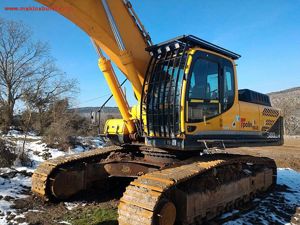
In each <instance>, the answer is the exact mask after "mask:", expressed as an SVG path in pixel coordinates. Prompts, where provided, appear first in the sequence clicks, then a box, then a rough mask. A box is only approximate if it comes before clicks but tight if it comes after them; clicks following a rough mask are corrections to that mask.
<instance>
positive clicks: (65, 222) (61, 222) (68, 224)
mask: <svg viewBox="0 0 300 225" xmlns="http://www.w3.org/2000/svg"><path fill="white" fill-rule="evenodd" d="M58 223H60V224H66V225H72V224H71V223H69V222H67V221H60V222H58Z"/></svg>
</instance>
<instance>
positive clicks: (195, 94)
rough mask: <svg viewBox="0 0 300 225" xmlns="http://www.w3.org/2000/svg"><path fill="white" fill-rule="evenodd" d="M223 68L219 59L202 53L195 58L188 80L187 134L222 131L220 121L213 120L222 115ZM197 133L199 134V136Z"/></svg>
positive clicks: (196, 54)
mask: <svg viewBox="0 0 300 225" xmlns="http://www.w3.org/2000/svg"><path fill="white" fill-rule="evenodd" d="M220 80H221V66H220V61H219V58H218V57H216V56H214V55H212V54H209V53H206V52H202V51H197V52H196V53H195V54H194V56H193V63H192V66H191V69H190V73H189V79H188V93H187V100H186V104H187V106H186V109H187V112H186V125H187V132H188V133H191V132H192V133H193V132H194V131H198V133H199V134H201V133H204V132H205V131H207V130H217V129H220V121H219V120H218V119H213V118H215V117H217V116H218V115H220V114H221V110H222V108H221V102H220V93H221V92H220V91H221V88H220ZM198 133H197V134H198Z"/></svg>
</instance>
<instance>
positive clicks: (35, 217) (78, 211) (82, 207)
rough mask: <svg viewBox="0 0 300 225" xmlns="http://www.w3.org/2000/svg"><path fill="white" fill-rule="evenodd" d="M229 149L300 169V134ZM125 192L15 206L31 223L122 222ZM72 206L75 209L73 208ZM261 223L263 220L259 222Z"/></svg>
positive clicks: (296, 214) (296, 215)
mask: <svg viewBox="0 0 300 225" xmlns="http://www.w3.org/2000/svg"><path fill="white" fill-rule="evenodd" d="M226 151H227V152H229V153H234V154H249V155H254V156H266V157H270V158H273V159H274V160H275V161H276V164H277V167H282V168H287V167H288V168H292V169H294V170H297V171H299V172H300V138H286V139H285V144H284V145H283V146H272V147H251V148H250V147H243V148H234V149H226ZM282 189H286V187H281V186H278V185H277V187H276V188H275V191H274V195H276V196H277V197H276V198H274V200H272V201H271V202H274V201H275V200H276V199H279V197H278V196H280V195H281V191H282ZM28 194H31V193H30V190H28ZM121 195H122V190H116V192H113V193H110V194H108V195H106V194H105V195H103V194H102V195H101V196H100V195H97V193H92V194H91V193H87V194H86V195H83V196H79V198H78V199H74V200H72V201H71V202H69V203H44V202H42V201H41V200H39V199H38V198H36V197H33V196H32V195H31V196H30V197H28V198H25V199H19V200H16V201H15V206H14V208H15V209H17V210H18V212H19V213H24V212H27V213H26V217H25V218H19V219H18V222H19V223H22V222H27V223H28V224H29V225H52V224H72V225H83V224H91V225H116V224H118V223H117V221H116V219H117V210H116V209H117V205H118V199H119V198H120V197H121ZM272 204H273V203H272ZM272 204H271V203H270V202H269V203H268V205H267V206H264V207H266V208H268V207H269V208H270V210H271V211H270V212H272ZM278 205H279V207H283V206H284V207H287V206H286V204H284V201H281V200H280V202H279V203H278ZM70 207H71V208H72V209H70ZM255 207H256V206H255V205H254V204H253V203H251V204H250V207H247V209H245V210H246V211H248V210H249V208H255ZM295 210H296V211H295ZM283 211H285V212H287V211H291V212H289V213H288V214H287V216H288V218H291V220H290V221H291V222H294V224H297V223H298V222H299V221H300V208H291V209H289V208H283ZM234 217H239V215H233V218H234ZM99 218H100V219H99ZM292 218H293V219H292ZM12 219H13V218H12ZM231 219H232V218H231ZM288 220H289V219H288ZM293 220H294V221H293ZM298 220H299V221H298ZM67 221H68V222H70V223H68V222H67ZM223 222H226V221H222V220H215V221H212V222H210V223H209V224H222V223H223ZM12 224H13V223H12ZM257 224H260V223H259V222H258V223H257Z"/></svg>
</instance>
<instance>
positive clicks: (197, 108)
mask: <svg viewBox="0 0 300 225" xmlns="http://www.w3.org/2000/svg"><path fill="white" fill-rule="evenodd" d="M37 2H40V3H42V4H44V5H45V6H47V7H50V8H53V9H55V10H56V11H58V12H59V13H60V14H62V15H63V16H65V17H66V18H68V19H69V20H70V21H72V22H73V23H74V24H76V25H77V26H79V27H80V28H81V29H82V30H84V31H85V32H86V33H87V34H88V35H89V37H90V38H91V40H92V42H93V44H94V46H95V48H96V50H97V52H98V55H99V68H100V70H101V71H102V73H103V75H104V77H105V79H106V81H107V84H108V86H109V88H110V90H111V92H112V95H113V97H114V99H115V101H116V104H117V106H118V108H119V110H120V113H121V115H122V119H110V120H108V121H107V122H106V123H105V127H104V135H105V136H106V137H107V138H109V139H110V140H111V141H112V142H113V143H114V145H112V146H109V147H104V148H101V149H95V150H91V151H87V152H84V153H80V154H74V155H68V156H64V157H59V158H55V159H51V160H48V161H45V162H44V163H42V164H41V165H40V166H39V167H38V168H37V169H36V171H35V172H34V174H33V177H32V191H33V193H35V194H36V195H39V196H41V197H43V198H44V199H48V200H64V199H68V198H70V197H71V196H73V195H75V194H77V193H79V192H81V191H84V190H87V189H89V188H90V187H92V186H94V185H106V186H108V188H109V185H113V183H114V182H117V181H118V180H121V179H122V178H124V177H126V178H131V179H132V180H131V182H130V184H129V185H128V186H127V187H126V190H125V192H124V193H123V196H122V198H121V199H120V203H119V206H118V222H119V224H120V225H123V224H124V225H125V224H130V225H142V224H144V225H173V224H198V223H201V222H203V221H207V220H210V219H212V218H214V217H216V216H217V215H220V214H221V213H223V212H225V211H228V210H230V209H232V208H233V207H236V206H239V205H241V204H243V203H245V202H247V201H250V200H251V199H252V198H253V197H254V196H255V195H256V194H257V193H259V192H264V191H267V190H269V189H270V188H272V187H273V186H274V185H275V183H276V164H275V162H274V161H273V160H272V159H269V158H263V157H253V156H248V155H233V154H226V153H222V152H221V150H220V149H224V148H225V147H226V148H229V147H239V146H252V145H256V146H263V145H282V144H283V118H282V115H281V113H280V111H279V110H277V109H274V108H272V107H271V103H270V99H269V97H268V96H267V95H264V94H261V93H258V92H255V91H251V90H248V89H243V90H238V83H237V73H236V64H235V60H237V59H238V58H239V57H240V55H238V54H236V53H234V52H232V51H229V50H227V49H224V48H222V47H219V46H217V45H214V44H212V43H209V42H207V41H205V40H202V39H200V38H197V37H195V36H192V35H185V36H180V37H177V38H174V39H172V40H168V41H165V42H163V43H160V44H156V45H154V44H152V41H151V38H150V35H149V34H148V32H147V31H146V30H145V28H144V26H143V24H142V23H141V21H140V20H139V18H138V16H137V14H136V13H135V11H134V9H133V7H132V5H131V3H130V2H129V1H128V0H37ZM66 9H67V10H66ZM111 61H112V62H113V63H114V64H115V65H116V66H117V67H118V68H119V69H120V70H121V71H122V72H123V73H124V75H125V76H126V78H127V79H128V80H129V82H130V83H131V84H132V87H133V91H134V94H135V97H136V99H137V102H138V104H137V105H136V106H133V107H132V108H130V107H129V105H128V103H127V101H126V97H125V95H124V93H123V91H122V88H121V87H120V84H119V81H118V79H117V77H116V75H115V72H114V70H113V67H112V64H111ZM216 149H218V150H216Z"/></svg>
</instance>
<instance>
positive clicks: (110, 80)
mask: <svg viewBox="0 0 300 225" xmlns="http://www.w3.org/2000/svg"><path fill="white" fill-rule="evenodd" d="M91 40H92V43H93V45H94V47H95V49H96V51H97V53H98V56H99V61H98V65H99V68H100V70H101V72H102V73H103V75H104V77H105V80H106V82H107V84H108V86H109V88H110V90H111V93H112V95H113V96H114V99H115V101H116V103H117V105H118V108H119V110H120V113H121V115H122V118H123V119H124V121H125V125H126V127H127V129H128V131H129V133H130V134H134V133H135V132H136V129H135V125H134V123H133V121H132V120H131V115H130V113H129V111H130V107H129V105H128V102H127V100H126V98H125V95H124V93H123V91H122V89H121V88H120V84H119V81H118V78H117V77H116V74H115V72H114V69H113V67H112V64H111V62H110V60H108V59H106V58H105V57H104V55H103V53H102V51H101V49H100V47H99V46H97V44H96V42H95V41H94V40H93V39H91Z"/></svg>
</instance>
